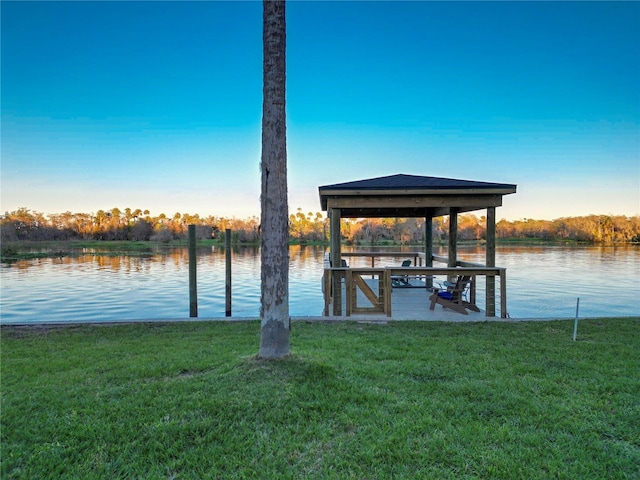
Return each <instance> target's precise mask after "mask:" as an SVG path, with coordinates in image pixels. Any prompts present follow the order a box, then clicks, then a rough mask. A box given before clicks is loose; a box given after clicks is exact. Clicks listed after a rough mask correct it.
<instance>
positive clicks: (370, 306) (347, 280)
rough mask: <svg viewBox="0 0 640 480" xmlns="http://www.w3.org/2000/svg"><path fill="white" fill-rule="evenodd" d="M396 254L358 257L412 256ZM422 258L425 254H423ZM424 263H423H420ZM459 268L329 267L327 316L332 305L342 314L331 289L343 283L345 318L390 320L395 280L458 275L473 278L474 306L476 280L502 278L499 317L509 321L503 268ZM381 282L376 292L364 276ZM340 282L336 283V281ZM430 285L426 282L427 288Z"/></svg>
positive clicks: (490, 303) (491, 300) (489, 305)
mask: <svg viewBox="0 0 640 480" xmlns="http://www.w3.org/2000/svg"><path fill="white" fill-rule="evenodd" d="M398 253H399V252H394V253H393V254H392V255H390V254H389V253H388V252H380V253H377V252H376V253H373V254H372V253H366V254H358V255H357V256H368V257H369V256H376V257H389V256H397V257H404V258H406V257H410V256H412V254H407V253H403V254H398ZM422 255H423V254H422ZM344 256H356V255H353V254H344ZM433 259H434V261H437V262H442V261H444V262H445V263H446V261H447V259H446V258H445V257H436V256H434V257H433ZM420 263H422V262H420ZM456 263H457V265H459V266H457V267H422V266H417V267H377V268H367V267H357V268H344V267H343V268H330V267H326V268H325V272H324V279H323V291H324V312H323V313H324V315H325V316H329V315H330V307H331V306H332V304H333V312H332V314H333V315H342V300H341V299H342V295H341V293H340V294H339V295H338V296H337V298H336V300H337V299H339V300H340V304H339V305H336V304H335V303H337V302H334V301H333V300H334V296H333V295H332V286H333V285H338V284H342V281H343V280H344V288H345V295H346V298H345V312H344V314H345V315H346V316H350V315H351V314H352V313H383V314H385V315H386V316H388V317H391V315H392V311H393V308H392V302H391V291H392V277H396V276H401V277H404V276H409V277H423V278H425V279H431V278H433V276H434V275H446V276H447V277H448V278H454V277H456V276H458V275H469V276H471V277H472V279H473V281H472V288H471V292H470V294H469V300H470V302H471V303H474V304H475V302H476V293H475V283H476V277H478V276H484V277H493V278H495V277H499V278H500V287H499V293H500V316H501V317H502V318H507V316H508V314H507V277H506V274H507V271H506V269H505V268H500V267H485V266H483V265H478V264H474V263H471V262H464V261H458V262H456ZM365 276H366V277H368V278H373V279H376V278H377V279H378V282H377V283H378V288H377V292H376V291H374V289H373V288H372V287H371V286H370V284H369V283H367V282H365V280H364V278H363V277H365ZM335 280H337V283H336V282H335ZM429 286H430V285H429V284H428V283H427V282H425V288H428V287H429ZM358 292H360V293H361V294H362V295H363V296H364V299H366V302H367V304H366V305H358ZM362 295H361V297H360V298H363V296H362ZM495 300H496V299H495V291H493V292H491V293H490V294H489V295H487V299H486V306H485V310H486V315H487V316H495V310H496V309H495V307H496V304H495Z"/></svg>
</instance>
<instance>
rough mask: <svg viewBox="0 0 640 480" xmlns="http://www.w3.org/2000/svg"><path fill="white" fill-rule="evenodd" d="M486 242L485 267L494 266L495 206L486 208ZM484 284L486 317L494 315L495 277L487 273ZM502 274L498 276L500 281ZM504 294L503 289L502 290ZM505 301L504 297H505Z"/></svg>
mask: <svg viewBox="0 0 640 480" xmlns="http://www.w3.org/2000/svg"><path fill="white" fill-rule="evenodd" d="M486 237H487V243H486V254H485V265H486V266H487V267H495V266H496V207H489V208H487V232H486ZM486 278H487V286H486V290H485V292H486V300H485V301H486V303H485V304H486V315H487V317H495V316H496V277H492V276H489V275H487V277H486ZM502 280H503V276H502V275H501V276H500V281H502ZM502 294H504V291H503V292H502ZM505 301H506V298H505Z"/></svg>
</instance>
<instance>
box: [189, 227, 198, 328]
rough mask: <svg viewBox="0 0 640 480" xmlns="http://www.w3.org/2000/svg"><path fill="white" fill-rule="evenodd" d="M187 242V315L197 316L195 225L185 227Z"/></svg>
mask: <svg viewBox="0 0 640 480" xmlns="http://www.w3.org/2000/svg"><path fill="white" fill-rule="evenodd" d="M187 243H188V249H189V316H190V317H197V316H198V287H197V283H196V262H197V256H196V226H195V225H189V226H188V227H187Z"/></svg>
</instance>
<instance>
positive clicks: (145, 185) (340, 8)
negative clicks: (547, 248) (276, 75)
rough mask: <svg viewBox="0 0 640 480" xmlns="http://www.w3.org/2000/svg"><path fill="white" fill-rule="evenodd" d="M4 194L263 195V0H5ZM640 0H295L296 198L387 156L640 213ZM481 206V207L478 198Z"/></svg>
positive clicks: (55, 203) (242, 203) (73, 198)
mask: <svg viewBox="0 0 640 480" xmlns="http://www.w3.org/2000/svg"><path fill="white" fill-rule="evenodd" d="M0 9H1V10H0V14H1V22H2V25H1V27H2V30H1V35H2V39H1V40H2V45H1V48H2V51H1V54H2V56H1V62H2V65H1V67H2V71H1V73H2V80H1V81H2V85H1V86H2V90H1V95H2V107H1V108H2V131H1V132H2V145H1V154H2V159H1V161H2V163H1V164H0V174H1V186H2V192H1V197H0V198H1V206H0V209H1V210H2V212H4V211H12V210H15V209H17V208H20V207H26V208H29V209H32V210H35V211H39V212H44V213H61V212H65V211H72V212H86V213H89V212H95V211H97V210H99V209H103V210H108V209H111V208H114V207H118V208H120V209H123V208H126V207H129V208H132V209H135V208H141V209H149V210H150V211H151V212H152V214H160V213H165V214H167V215H172V214H173V213H175V212H183V213H184V212H188V213H198V214H200V215H202V216H206V215H215V216H227V217H233V216H235V217H239V218H244V217H249V216H253V215H256V216H259V214H260V170H259V162H260V149H261V145H260V142H261V137H260V128H261V115H262V4H261V2H216V1H196V2H148V1H144V2H82V1H79V2H76V1H74V2H55V1H51V2H8V1H3V2H2V3H1V4H0ZM639 25H640V3H639V2H561V3H558V2H295V1H294V2H289V3H288V4H287V137H288V139H287V142H288V180H289V207H290V210H291V211H292V212H295V211H296V209H297V208H298V207H300V208H302V209H303V211H305V212H309V211H311V212H316V211H319V210H320V204H319V200H318V186H320V185H326V184H333V183H341V182H347V181H352V180H359V179H364V178H372V177H378V176H384V175H392V174H396V173H406V174H413V175H427V176H437V177H451V178H462V179H469V180H480V181H489V182H499V183H513V184H517V185H518V193H516V194H515V195H509V196H506V197H505V198H504V206H503V207H501V208H499V209H498V211H497V216H498V218H507V219H510V220H513V219H520V218H538V219H543V218H544V219H554V218H559V217H567V216H578V215H588V214H616V215H638V214H640V28H639V27H638V26H639ZM478 214H479V215H480V214H483V212H478Z"/></svg>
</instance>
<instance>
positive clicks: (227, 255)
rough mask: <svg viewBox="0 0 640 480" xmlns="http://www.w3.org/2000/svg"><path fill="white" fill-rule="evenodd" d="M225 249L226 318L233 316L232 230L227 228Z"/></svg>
mask: <svg viewBox="0 0 640 480" xmlns="http://www.w3.org/2000/svg"><path fill="white" fill-rule="evenodd" d="M224 247H225V279H224V292H225V311H224V315H225V317H230V316H231V229H230V228H227V229H226V230H225V235H224Z"/></svg>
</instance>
